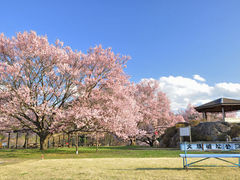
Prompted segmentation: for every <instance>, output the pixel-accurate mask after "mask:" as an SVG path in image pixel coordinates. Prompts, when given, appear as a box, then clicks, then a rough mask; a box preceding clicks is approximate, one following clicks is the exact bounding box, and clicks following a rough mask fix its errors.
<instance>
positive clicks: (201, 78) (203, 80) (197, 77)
mask: <svg viewBox="0 0 240 180" xmlns="http://www.w3.org/2000/svg"><path fill="white" fill-rule="evenodd" d="M193 79H195V80H198V81H201V82H205V81H206V80H205V79H204V78H203V77H201V76H200V75H198V74H195V75H193Z"/></svg>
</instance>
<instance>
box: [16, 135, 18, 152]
mask: <svg viewBox="0 0 240 180" xmlns="http://www.w3.org/2000/svg"><path fill="white" fill-rule="evenodd" d="M17 148H18V132H17V135H16V149H17Z"/></svg>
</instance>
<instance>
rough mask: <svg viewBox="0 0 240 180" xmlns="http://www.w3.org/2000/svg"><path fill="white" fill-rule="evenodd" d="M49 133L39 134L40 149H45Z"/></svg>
mask: <svg viewBox="0 0 240 180" xmlns="http://www.w3.org/2000/svg"><path fill="white" fill-rule="evenodd" d="M49 136H50V134H48V135H39V137H40V150H46V149H47V144H48V143H47V142H48V138H49Z"/></svg>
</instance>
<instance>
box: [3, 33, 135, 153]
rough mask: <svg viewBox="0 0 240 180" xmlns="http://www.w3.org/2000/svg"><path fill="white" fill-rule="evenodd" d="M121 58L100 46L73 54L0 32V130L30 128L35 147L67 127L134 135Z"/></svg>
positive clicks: (57, 45) (23, 35)
mask: <svg viewBox="0 0 240 180" xmlns="http://www.w3.org/2000/svg"><path fill="white" fill-rule="evenodd" d="M127 60H128V57H125V56H123V57H120V56H119V55H115V54H114V53H113V52H112V51H111V49H110V48H108V49H103V48H102V47H101V46H97V47H95V48H91V49H90V50H89V51H88V53H87V54H83V53H81V52H74V51H72V50H71V48H70V47H64V46H63V43H62V42H60V41H58V40H57V41H56V43H55V45H53V44H49V42H48V40H47V37H43V36H38V35H37V34H36V33H35V32H33V31H31V32H29V33H28V32H24V33H18V34H17V36H16V37H12V38H7V37H6V36H4V35H3V34H1V35H0V87H1V88H0V100H1V102H3V103H1V104H0V113H1V118H0V121H1V126H4V127H6V126H8V125H14V126H18V127H19V128H28V129H30V130H32V131H33V132H34V133H36V134H37V135H38V136H39V137H40V149H45V148H46V140H47V138H48V137H49V136H51V135H52V134H53V133H54V132H57V131H62V130H66V129H67V128H68V130H69V129H70V130H72V131H80V130H82V131H95V132H96V131H109V130H111V131H112V132H115V133H116V134H117V135H121V136H126V135H124V134H129V133H136V132H135V131H137V129H136V128H135V127H136V121H137V118H136V117H137V116H136V117H135V111H136V110H137V108H135V104H134V102H135V101H134V100H132V99H133V98H130V97H131V96H130V92H127V89H128V88H127V87H128V86H129V85H130V83H129V80H128V77H127V75H126V74H125V73H124V71H123V68H124V67H125V66H126V62H127ZM128 94H129V95H128ZM9 127H10V126H9ZM129 128H131V129H132V130H131V131H130V130H129ZM134 128H135V129H134Z"/></svg>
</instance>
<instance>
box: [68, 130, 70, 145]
mask: <svg viewBox="0 0 240 180" xmlns="http://www.w3.org/2000/svg"><path fill="white" fill-rule="evenodd" d="M68 148H70V134H69V133H68Z"/></svg>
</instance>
